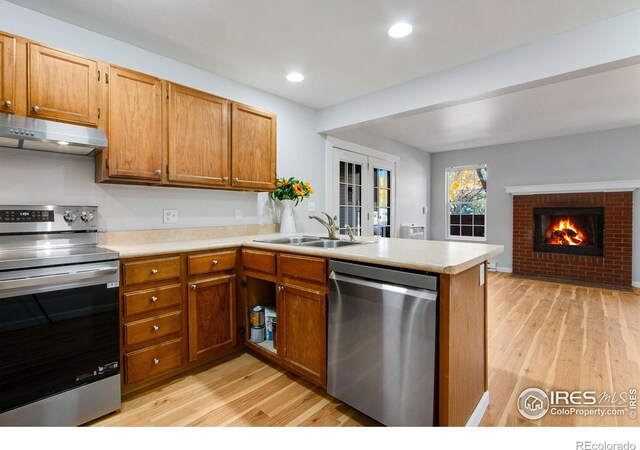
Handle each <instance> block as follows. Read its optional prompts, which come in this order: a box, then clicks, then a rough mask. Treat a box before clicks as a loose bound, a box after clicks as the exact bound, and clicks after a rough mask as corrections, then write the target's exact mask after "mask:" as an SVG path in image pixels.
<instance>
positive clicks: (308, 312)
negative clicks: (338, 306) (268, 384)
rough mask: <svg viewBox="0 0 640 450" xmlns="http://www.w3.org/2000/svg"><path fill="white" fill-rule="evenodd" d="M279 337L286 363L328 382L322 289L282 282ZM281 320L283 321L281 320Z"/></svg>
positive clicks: (325, 326)
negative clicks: (317, 289)
mask: <svg viewBox="0 0 640 450" xmlns="http://www.w3.org/2000/svg"><path fill="white" fill-rule="evenodd" d="M282 287H283V289H282V290H281V297H280V299H281V301H280V305H279V306H280V309H279V311H278V316H279V317H278V333H279V335H278V337H279V338H280V339H282V341H283V342H282V345H280V344H279V345H278V350H280V348H282V356H281V357H282V359H283V361H284V362H285V364H286V365H287V366H289V367H290V368H291V369H293V370H294V371H296V372H298V373H300V374H301V375H303V376H305V377H307V378H309V379H310V380H312V381H314V382H316V383H318V384H319V385H321V386H325V385H326V382H327V302H326V297H325V294H324V293H323V292H320V291H316V290H311V289H308V288H302V287H298V286H294V285H291V284H284V285H283V286H282ZM281 321H282V322H281Z"/></svg>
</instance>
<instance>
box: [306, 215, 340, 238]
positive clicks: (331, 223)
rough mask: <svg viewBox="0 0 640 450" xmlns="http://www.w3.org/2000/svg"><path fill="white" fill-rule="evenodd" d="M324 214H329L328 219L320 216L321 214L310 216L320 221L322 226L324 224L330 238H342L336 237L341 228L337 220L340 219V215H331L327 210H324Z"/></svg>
mask: <svg viewBox="0 0 640 450" xmlns="http://www.w3.org/2000/svg"><path fill="white" fill-rule="evenodd" d="M322 214H324V215H325V216H327V220H324V219H323V218H322V217H319V216H309V219H315V220H317V221H318V222H320V223H321V224H322V226H324V227H325V228H326V229H327V231H328V232H329V239H332V240H337V239H340V238H338V237H336V231H339V230H340V227H339V226H338V224H336V221H337V220H338V216H333V217H331V216H330V215H329V214H327V213H326V212H323V213H322Z"/></svg>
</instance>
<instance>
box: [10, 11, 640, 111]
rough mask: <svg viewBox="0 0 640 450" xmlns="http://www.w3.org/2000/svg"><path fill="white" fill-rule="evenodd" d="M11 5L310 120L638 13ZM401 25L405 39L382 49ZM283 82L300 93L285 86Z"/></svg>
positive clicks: (391, 41)
mask: <svg viewBox="0 0 640 450" xmlns="http://www.w3.org/2000/svg"><path fill="white" fill-rule="evenodd" d="M10 1H11V2H13V3H16V4H18V5H22V6H25V7H27V8H30V9H33V10H36V11H40V12H42V13H44V14H47V15H50V16H53V17H56V18H59V19H61V20H64V21H67V22H69V23H72V24H75V25H78V26H81V27H84V28H87V29H90V30H93V31H96V32H98V33H101V34H104V35H107V36H110V37H113V38H116V39H119V40H122V41H125V42H129V43H131V44H133V45H136V46H139V47H142V48H145V49H147V50H150V51H152V52H155V53H158V54H161V55H165V56H168V57H170V58H173V59H175V60H178V61H182V62H185V63H188V64H191V65H193V66H197V67H200V68H202V69H205V70H207V71H209V72H212V73H215V74H218V75H222V76H224V77H227V78H230V79H233V80H237V81H240V82H242V83H245V84H248V85H250V86H253V87H256V88H258V89H262V90H264V91H267V92H271V93H273V94H276V95H279V96H282V97H285V98H288V99H291V100H293V101H296V102H298V103H301V104H304V105H307V106H310V107H313V108H322V107H325V106H329V105H333V104H337V103H340V102H344V101H346V100H349V99H352V98H355V97H359V96H362V95H365V94H368V93H371V92H374V91H377V90H380V89H384V88H387V87H390V86H393V85H396V84H399V83H402V82H405V81H409V80H412V79H416V78H420V77H422V76H425V75H428V74H431V73H434V72H437V71H440V70H443V69H446V68H449V67H453V66H456V65H459V64H463V63H465V62H469V61H472V60H474V59H478V58H482V57H485V56H488V55H490V54H492V53H496V52H499V51H503V50H506V49H509V48H513V47H517V46H520V45H523V44H526V43H529V42H533V41H536V40H539V39H542V38H544V37H547V36H550V35H553V34H557V33H561V32H563V31H567V30H570V29H572V28H576V27H579V26H581V25H584V24H587V23H591V22H595V21H598V20H602V19H604V18H607V17H610V16H614V15H617V14H621V13H623V12H627V11H630V10H632V9H637V8H640V0H607V1H603V0H562V1H558V0H535V1H532V0H509V1H506V0H446V1H443V0H393V1H391V0H348V1H345V0H321V1H319V0H233V1H231V0H190V1H176V0H153V1H149V0H109V1H86V0H56V1H51V0H10ZM401 20H402V21H408V22H410V23H411V24H413V28H414V32H413V34H411V35H410V36H409V37H407V38H404V39H400V40H393V39H390V38H389V37H388V36H387V29H388V27H389V26H390V25H391V24H393V23H394V22H397V21H401ZM291 71H299V72H302V73H303V74H304V75H305V80H304V82H302V83H298V84H293V83H290V82H287V81H286V80H285V75H286V74H287V73H288V72H291Z"/></svg>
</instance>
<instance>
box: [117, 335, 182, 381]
mask: <svg viewBox="0 0 640 450" xmlns="http://www.w3.org/2000/svg"><path fill="white" fill-rule="evenodd" d="M181 365H182V339H176V340H174V341H169V342H165V343H163V344H160V345H154V346H153V347H148V348H144V349H142V350H138V351H135V352H131V353H126V354H125V355H124V366H125V376H126V382H127V383H136V382H138V381H142V380H145V379H147V378H150V377H153V376H155V375H159V374H161V373H164V372H167V371H169V370H172V369H177V368H178V367H180V366H181Z"/></svg>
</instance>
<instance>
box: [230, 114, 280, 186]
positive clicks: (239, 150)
mask: <svg viewBox="0 0 640 450" xmlns="http://www.w3.org/2000/svg"><path fill="white" fill-rule="evenodd" d="M231 177H232V178H231V179H232V182H231V185H232V186H234V187H242V188H249V189H256V190H265V191H270V190H272V189H274V188H275V181H276V116H275V114H272V113H268V112H264V111H260V110H259V109H256V108H252V107H250V106H246V105H242V104H239V103H232V107H231Z"/></svg>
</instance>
